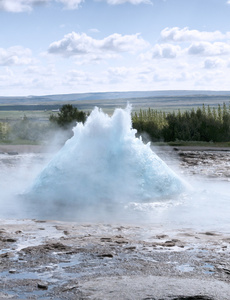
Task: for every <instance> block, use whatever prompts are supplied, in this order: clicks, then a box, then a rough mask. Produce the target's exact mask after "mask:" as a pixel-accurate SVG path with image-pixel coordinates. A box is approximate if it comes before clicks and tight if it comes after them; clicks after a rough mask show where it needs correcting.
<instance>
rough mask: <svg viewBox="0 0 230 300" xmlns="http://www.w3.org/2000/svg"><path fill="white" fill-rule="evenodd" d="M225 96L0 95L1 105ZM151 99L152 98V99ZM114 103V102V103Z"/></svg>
mask: <svg viewBox="0 0 230 300" xmlns="http://www.w3.org/2000/svg"><path fill="white" fill-rule="evenodd" d="M186 96H187V97H189V98H194V97H198V96H199V97H201V98H202V97H205V96H206V97H224V98H225V97H226V96H230V91H193V90H191V91H189V90H188V91H186V90H185V91H182V90H178V91H145V92H141V91H139V92H132V91H130V92H104V93H77V94H60V95H45V96H27V97H22V96H19V97H16V96H14V97H4V96H0V104H1V105H36V104H37V105H39V104H50V105H52V104H54V102H55V103H56V104H57V103H59V104H62V103H61V102H72V101H81V102H82V103H83V101H96V102H98V101H100V103H101V104H103V100H114V102H116V101H115V100H119V99H122V100H124V101H126V102H127V100H132V99H136V100H137V99H140V98H144V99H145V100H146V99H150V98H158V99H159V98H168V97H169V98H178V97H179V98H180V97H182V98H184V97H186ZM152 100H153V99H152ZM168 100H169V99H168ZM114 104H115V103H114Z"/></svg>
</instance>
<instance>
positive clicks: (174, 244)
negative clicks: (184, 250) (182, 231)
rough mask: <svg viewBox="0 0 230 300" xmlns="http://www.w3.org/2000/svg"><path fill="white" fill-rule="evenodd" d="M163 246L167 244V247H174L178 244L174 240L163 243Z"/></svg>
mask: <svg viewBox="0 0 230 300" xmlns="http://www.w3.org/2000/svg"><path fill="white" fill-rule="evenodd" d="M163 246H165V247H174V246H176V243H175V242H173V241H166V242H165V243H164V244H163Z"/></svg>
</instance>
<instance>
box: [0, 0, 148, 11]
mask: <svg viewBox="0 0 230 300" xmlns="http://www.w3.org/2000/svg"><path fill="white" fill-rule="evenodd" d="M84 1H85V0H0V10H3V11H8V12H14V13H20V12H29V11H32V10H33V8H34V6H36V5H42V4H47V3H51V2H57V3H61V4H63V6H64V8H65V9H70V10H73V9H78V8H79V6H80V4H81V3H83V2H84ZM105 1H106V2H107V3H108V4H111V5H117V4H123V3H126V2H128V3H131V4H134V5H137V4H141V3H147V4H151V1H150V0H105Z"/></svg>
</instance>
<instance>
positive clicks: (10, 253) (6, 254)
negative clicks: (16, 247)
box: [0, 252, 14, 258]
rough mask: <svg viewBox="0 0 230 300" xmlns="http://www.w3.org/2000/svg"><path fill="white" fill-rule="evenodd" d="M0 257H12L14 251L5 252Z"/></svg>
mask: <svg viewBox="0 0 230 300" xmlns="http://www.w3.org/2000/svg"><path fill="white" fill-rule="evenodd" d="M0 257H1V258H12V257H14V253H12V252H6V253H3V254H1V255H0Z"/></svg>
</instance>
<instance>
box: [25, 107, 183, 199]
mask: <svg viewBox="0 0 230 300" xmlns="http://www.w3.org/2000/svg"><path fill="white" fill-rule="evenodd" d="M73 131H74V136H73V137H72V138H71V139H69V140H68V141H67V142H66V144H65V145H64V146H63V148H62V149H61V150H60V151H59V152H58V153H57V154H56V155H55V156H54V158H53V159H52V160H51V161H50V163H49V164H48V165H47V166H46V167H45V168H44V170H43V171H42V172H41V173H40V175H39V176H38V177H37V179H36V180H35V182H34V184H33V186H32V187H31V189H30V190H29V192H28V195H29V196H30V197H32V198H35V199H39V200H42V199H43V200H45V201H55V202H56V201H57V202H58V203H62V202H63V203H66V202H67V203H71V202H72V203H78V204H85V203H87V204H90V203H92V204H93V203H94V204H95V203H97V204H98V203H99V202H101V203H103V202H104V203H105V202H107V203H115V202H117V203H120V202H122V203H124V202H126V203H127V202H129V201H149V200H153V199H156V198H164V197H168V196H172V195H175V194H179V193H181V192H182V191H183V190H184V189H185V184H184V183H183V181H182V180H181V179H180V178H179V177H178V176H177V175H176V174H175V173H174V172H173V171H172V170H171V169H170V168H169V167H168V166H167V165H166V164H165V163H164V162H163V161H162V160H161V159H160V158H159V157H158V156H157V155H156V154H155V153H154V152H153V151H152V150H151V149H150V145H149V144H147V145H145V144H144V143H143V142H142V140H141V139H139V138H136V137H135V134H136V130H135V129H132V121H131V107H130V106H127V108H126V109H116V110H115V112H114V114H113V115H112V116H111V117H110V116H109V115H107V114H105V113H103V112H102V110H100V109H98V108H95V109H94V110H93V111H92V113H91V114H90V116H89V117H88V119H87V121H86V123H85V124H84V125H83V124H82V123H78V124H77V126H76V127H75V128H74V129H73Z"/></svg>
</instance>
